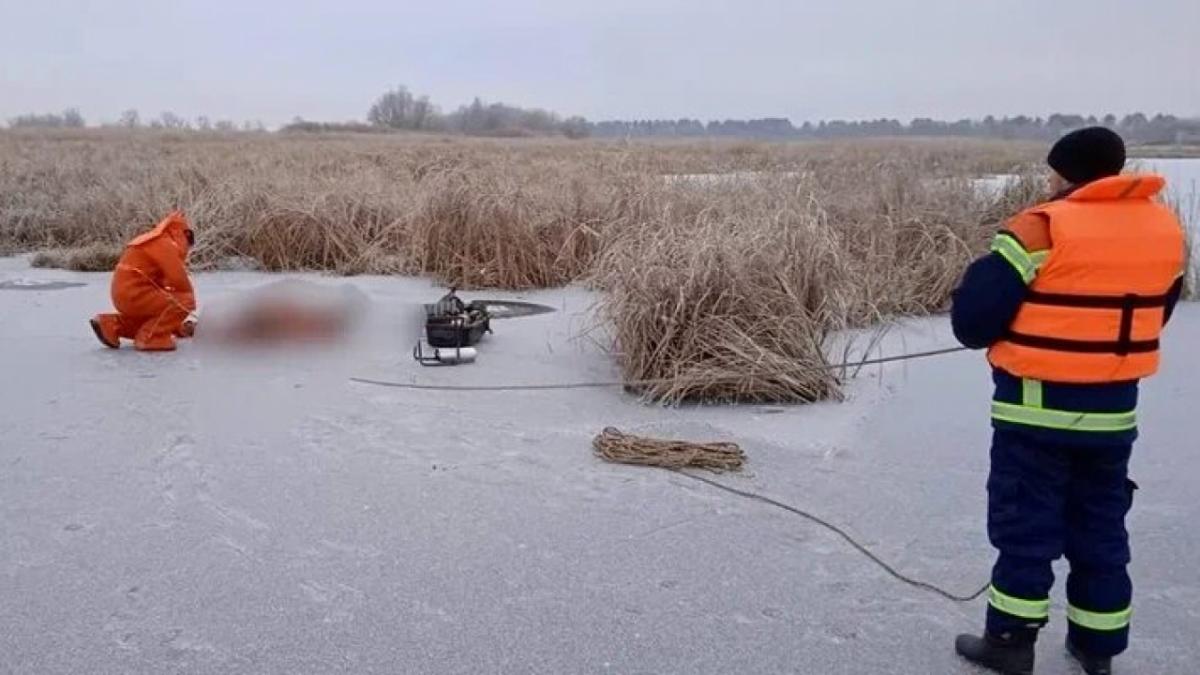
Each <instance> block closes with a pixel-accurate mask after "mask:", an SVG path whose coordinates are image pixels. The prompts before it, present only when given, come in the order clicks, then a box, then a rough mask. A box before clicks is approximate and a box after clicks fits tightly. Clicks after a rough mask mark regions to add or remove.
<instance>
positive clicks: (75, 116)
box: [8, 108, 87, 129]
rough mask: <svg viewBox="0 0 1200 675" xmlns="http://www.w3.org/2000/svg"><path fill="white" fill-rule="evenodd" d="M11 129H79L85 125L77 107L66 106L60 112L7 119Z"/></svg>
mask: <svg viewBox="0 0 1200 675" xmlns="http://www.w3.org/2000/svg"><path fill="white" fill-rule="evenodd" d="M8 126H9V127H11V128H13V129H30V128H40V129H79V128H82V127H85V126H87V122H86V121H85V120H84V119H83V115H81V114H79V109H78V108H67V109H66V110H64V111H62V114H58V115H56V114H54V113H50V114H46V115H33V114H31V115H20V116H18V117H14V118H12V119H11V120H9V121H8Z"/></svg>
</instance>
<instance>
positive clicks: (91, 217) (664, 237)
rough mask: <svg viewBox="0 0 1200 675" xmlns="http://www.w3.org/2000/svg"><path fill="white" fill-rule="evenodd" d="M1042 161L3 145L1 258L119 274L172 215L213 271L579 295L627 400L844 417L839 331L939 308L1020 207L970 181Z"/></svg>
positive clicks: (295, 142)
mask: <svg viewBox="0 0 1200 675" xmlns="http://www.w3.org/2000/svg"><path fill="white" fill-rule="evenodd" d="M1035 157H1036V152H1035V149H1034V148H1030V147H1028V146H1022V145H1018V144H1000V143H987V142H971V141H967V142H964V141H945V142H932V141H930V142H900V141H882V142H865V141H864V142H842V143H831V144H817V143H796V144H775V145H772V144H758V143H745V142H719V141H717V142H693V143H661V142H659V143H637V144H628V143H621V142H571V141H563V140H523V141H512V140H509V141H503V140H471V139H445V138H437V137H425V136H420V137H406V136H377V135H371V136H342V135H326V136H319V135H318V136H308V135H306V136H303V137H296V136H276V135H232V136H220V135H204V134H152V133H122V132H111V131H110V132H95V131H76V132H56V133H21V132H2V133H0V249H4V250H9V251H13V250H38V249H78V248H80V247H93V248H91V249H89V250H91V251H93V252H97V251H111V250H113V249H114V248H116V247H119V245H120V243H121V242H123V241H125V240H127V239H128V238H129V237H131V236H132V235H133V234H135V233H136V232H138V231H139V230H142V229H144V228H146V227H148V226H149V225H151V224H152V223H153V222H155V221H156V220H157V219H158V218H159V217H160V216H161V215H162V214H163V213H165V212H166V211H167V210H169V209H170V208H172V207H176V206H178V207H181V208H183V209H185V211H187V213H188V214H189V216H190V217H191V218H192V220H193V221H194V224H195V226H196V230H197V236H198V242H197V247H196V250H195V251H194V253H193V256H194V258H193V259H194V263H195V265H196V266H198V267H201V268H204V267H208V268H218V267H222V266H224V265H226V264H227V261H230V260H250V261H253V262H254V263H255V264H256V265H257V266H259V267H262V268H264V269H267V270H329V271H334V272H337V273H342V274H358V273H382V274H420V275H429V276H432V277H435V278H438V279H441V280H443V281H445V282H448V283H453V284H456V285H458V286H461V287H465V288H471V287H500V288H510V289H521V288H536V287H547V286H557V285H562V284H566V283H571V282H575V281H581V280H586V281H588V282H589V283H591V284H593V285H594V286H596V287H597V288H599V289H601V290H602V291H603V300H602V302H601V305H600V307H599V315H600V316H601V317H603V318H604V319H605V321H606V326H607V330H609V331H610V337H611V338H612V344H613V349H614V353H615V354H616V356H617V358H618V361H619V364H620V367H621V369H622V372H623V373H624V375H625V377H626V378H628V379H631V380H646V379H650V380H659V379H662V378H671V379H673V380H674V382H673V383H667V384H662V385H655V386H652V387H649V388H647V389H646V390H645V391H644V392H643V393H645V394H646V395H647V396H649V397H652V398H655V399H659V400H664V401H682V400H690V399H700V400H772V401H809V400H816V399H821V398H827V397H831V396H837V395H838V391H839V390H838V381H837V379H836V377H835V375H834V374H833V373H831V372H829V371H827V370H825V369H823V368H821V367H820V366H822V365H824V364H825V357H824V352H823V348H824V344H825V341H826V339H827V338H828V336H829V335H830V334H831V333H832V332H833V331H838V330H841V329H844V328H847V327H854V326H862V325H866V324H869V323H872V322H874V321H877V320H879V319H880V318H884V317H889V316H894V315H897V314H913V313H924V312H929V311H935V310H938V309H940V308H942V307H944V305H945V303H946V300H947V298H948V296H949V293H950V291H951V289H952V288H953V286H954V284H955V282H956V280H957V277H958V274H959V273H960V271H961V269H962V267H963V266H964V264H965V263H966V262H967V261H968V260H969V259H970V258H971V257H972V256H973V255H975V254H977V253H978V252H979V251H980V250H982V248H983V247H984V246H985V245H986V242H987V239H988V237H989V235H990V230H991V227H990V225H991V224H994V223H995V222H997V221H998V220H999V219H1000V218H1001V217H1003V216H1004V215H1006V214H1007V212H1010V211H1011V210H1012V209H1014V208H1015V207H1016V205H1017V204H1019V203H1020V202H1021V201H1023V200H1025V199H1027V198H1028V196H1027V195H1026V194H1024V192H1027V191H1028V190H1029V189H1030V185H1029V184H1021V185H1019V186H1017V187H1015V188H1014V189H1011V190H1008V191H1006V192H1005V193H1004V194H1003V195H1001V196H1000V197H999V198H990V197H987V196H984V195H981V194H980V192H979V191H978V190H975V189H973V188H972V186H971V184H970V183H969V178H970V177H972V176H976V175H980V174H982V173H986V172H1002V171H1013V170H1015V169H1018V168H1019V167H1021V166H1023V165H1024V164H1025V163H1027V162H1029V161H1030V160H1032V159H1034V158H1035ZM695 174H702V175H700V176H696V175H695ZM714 174H716V175H717V176H715V177H714ZM69 258H70V256H66V257H65V258H64V257H63V256H61V255H57V256H43V257H42V258H41V259H40V261H41V262H43V263H46V264H53V263H55V262H56V261H60V262H62V264H66V265H71V264H72V261H71V260H70V259H69ZM76 258H77V260H78V261H80V262H79V264H80V265H82V264H84V262H83V261H85V260H86V261H89V262H90V261H94V260H100V258H99V257H97V256H83V255H76Z"/></svg>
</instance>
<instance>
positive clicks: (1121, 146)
mask: <svg viewBox="0 0 1200 675" xmlns="http://www.w3.org/2000/svg"><path fill="white" fill-rule="evenodd" d="M1046 163H1047V164H1049V165H1050V168H1051V169H1054V170H1055V171H1057V172H1058V175H1060V176H1062V177H1063V178H1066V179H1067V180H1069V181H1071V182H1072V183H1074V184H1075V185H1082V184H1084V183H1090V182H1092V181H1094V180H1098V179H1100V178H1105V177H1107V176H1115V175H1117V174H1119V173H1121V169H1123V168H1125V141H1123V140H1121V137H1120V136H1118V135H1117V132H1115V131H1112V130H1111V129H1105V128H1104V127H1087V128H1085V129H1079V130H1078V131H1072V132H1071V133H1069V134H1067V135H1066V136H1063V137H1062V138H1060V139H1058V142H1057V143H1055V144H1054V147H1053V148H1050V155H1049V156H1048V157H1046Z"/></svg>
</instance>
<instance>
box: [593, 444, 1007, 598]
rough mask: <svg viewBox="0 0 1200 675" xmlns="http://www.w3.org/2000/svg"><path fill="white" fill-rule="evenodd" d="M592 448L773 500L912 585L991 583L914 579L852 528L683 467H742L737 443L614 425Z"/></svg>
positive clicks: (932, 588)
mask: <svg viewBox="0 0 1200 675" xmlns="http://www.w3.org/2000/svg"><path fill="white" fill-rule="evenodd" d="M592 449H593V450H594V451H595V453H596V454H597V455H598V456H599V457H601V458H602V459H604V460H606V461H609V462H615V463H619V464H635V465H639V466H657V467H660V468H664V469H670V470H671V471H674V472H675V473H677V474H679V475H680V476H683V477H685V478H690V479H691V480H694V481H698V482H700V483H704V484H706V485H710V486H712V487H714V488H717V489H718V490H724V491H725V492H728V493H730V494H733V495H737V496H739V497H744V498H746V499H753V500H754V501H758V502H762V503H764V504H769V505H771V506H774V507H776V508H779V509H783V510H784V511H787V512H789V513H792V514H795V515H797V516H800V517H801V518H804V519H806V520H808V521H810V522H813V523H816V524H817V525H820V526H821V527H824V528H825V529H827V530H829V531H830V532H833V533H834V534H836V535H838V536H840V537H841V538H842V539H844V540H845V541H846V543H848V544H850V545H851V546H852V547H854V549H855V550H856V551H858V552H859V553H861V554H862V555H864V556H866V557H867V559H868V560H870V561H871V562H873V563H875V564H876V565H878V566H879V567H880V568H881V569H883V570H884V571H885V572H887V573H888V574H889V575H891V576H892V577H894V578H895V579H898V580H900V581H901V582H903V583H905V584H908V585H909V586H913V587H915V588H920V589H924V590H927V591H930V592H932V593H936V594H937V595H940V596H942V597H943V598H946V599H947V600H951V601H953V602H971V601H972V600H974V599H976V598H978V597H979V596H981V595H983V594H984V592H986V591H987V589H988V586H984V587H983V588H981V589H979V590H978V591H976V592H975V593H972V594H971V595H959V594H956V593H953V592H951V591H947V590H945V589H943V588H941V587H940V586H937V585H935V584H932V583H929V582H927V581H921V580H920V579H914V578H912V577H910V576H908V575H906V574H904V573H902V572H900V571H899V570H897V569H896V568H895V567H893V566H891V565H890V564H888V563H887V562H885V561H884V560H883V559H881V558H880V557H879V556H877V555H875V554H874V553H872V552H871V550H870V549H868V548H867V547H866V546H863V545H862V544H860V543H859V542H858V541H857V540H856V539H855V538H854V537H852V536H851V535H850V534H849V533H848V532H846V531H845V530H843V529H842V528H840V527H838V526H837V525H834V524H833V523H831V522H829V521H828V520H826V519H824V518H822V517H820V516H817V515H815V514H812V513H809V512H808V511H805V510H803V509H800V508H797V507H795V506H792V505H790V504H785V503H783V502H781V501H778V500H776V499H772V498H770V497H767V496H765V495H761V494H758V493H755V492H747V491H745V490H739V489H737V488H735V487H732V486H729V485H726V484H724V483H721V482H718V481H715V480H713V479H711V478H705V477H703V476H699V475H697V474H694V473H691V472H688V471H684V470H683V469H685V468H689V467H695V468H699V469H707V470H709V471H715V472H718V473H719V472H722V471H738V470H740V469H741V468H742V464H743V463H744V462H745V459H746V453H745V452H743V451H742V449H741V448H740V447H739V446H738V445H737V444H736V443H693V442H690V441H674V440H666V439H657V438H646V437H644V436H634V435H632V434H626V433H623V432H621V431H619V430H617V429H614V428H613V427H608V428H606V429H605V430H604V431H602V432H600V434H599V435H598V436H596V438H595V439H593V441H592Z"/></svg>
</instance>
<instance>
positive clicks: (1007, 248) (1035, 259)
mask: <svg viewBox="0 0 1200 675" xmlns="http://www.w3.org/2000/svg"><path fill="white" fill-rule="evenodd" d="M992 252H993V253H999V254H1000V257H1002V258H1004V259H1005V260H1007V261H1008V264H1010V265H1012V266H1013V269H1015V270H1016V271H1017V274H1018V275H1020V276H1021V280H1022V281H1024V282H1025V284H1026V285H1029V284H1030V283H1032V282H1033V279H1034V277H1036V276H1037V270H1038V267H1040V266H1041V263H1042V262H1045V260H1046V256H1047V255H1048V253H1049V252H1048V251H1039V252H1037V253H1030V252H1029V251H1026V250H1025V246H1024V245H1022V244H1021V242H1020V241H1018V240H1017V238H1016V237H1015V236H1013V235H1012V234H1011V233H1009V232H1001V233H1000V234H997V235H996V237H995V238H994V239H992Z"/></svg>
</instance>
